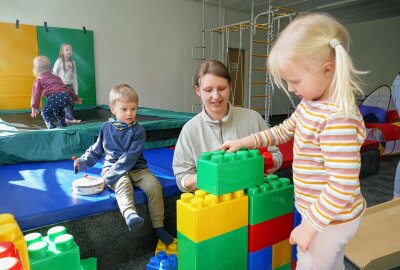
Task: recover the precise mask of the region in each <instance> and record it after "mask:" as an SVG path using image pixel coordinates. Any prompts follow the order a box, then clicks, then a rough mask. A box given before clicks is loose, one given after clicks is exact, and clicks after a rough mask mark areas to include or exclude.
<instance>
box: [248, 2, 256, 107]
mask: <svg viewBox="0 0 400 270" xmlns="http://www.w3.org/2000/svg"><path fill="white" fill-rule="evenodd" d="M253 19H254V2H251V18H250V26H251V28H250V52H249V82H248V85H249V91H248V93H249V96H248V97H247V98H248V100H247V104H248V106H247V107H248V108H249V109H251V81H252V76H253V73H252V70H251V69H252V66H253V31H255V28H254V29H253V27H255V24H254V21H253Z"/></svg>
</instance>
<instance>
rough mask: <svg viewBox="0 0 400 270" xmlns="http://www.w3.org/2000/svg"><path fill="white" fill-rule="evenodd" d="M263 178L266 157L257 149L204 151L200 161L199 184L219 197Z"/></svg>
mask: <svg viewBox="0 0 400 270" xmlns="http://www.w3.org/2000/svg"><path fill="white" fill-rule="evenodd" d="M263 181H264V158H263V156H261V155H260V151H259V150H258V149H254V150H247V149H246V150H239V151H237V152H236V153H230V152H224V151H222V150H219V151H216V152H204V153H202V154H201V156H200V158H199V159H198V160H197V187H198V188H199V189H202V190H204V191H207V192H208V193H211V194H214V195H217V196H219V195H222V194H226V193H229V192H234V191H236V190H240V189H246V188H248V187H252V186H255V185H260V184H262V183H263Z"/></svg>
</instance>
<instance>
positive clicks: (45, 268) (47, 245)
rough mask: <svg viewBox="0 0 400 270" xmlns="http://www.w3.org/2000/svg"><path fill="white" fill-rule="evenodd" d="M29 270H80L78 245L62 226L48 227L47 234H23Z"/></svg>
mask: <svg viewBox="0 0 400 270" xmlns="http://www.w3.org/2000/svg"><path fill="white" fill-rule="evenodd" d="M25 241H26V243H27V246H28V253H29V261H30V265H31V270H54V269H57V270H80V269H81V267H80V255H79V247H78V246H77V245H76V243H75V242H74V237H73V236H72V235H70V234H68V233H67V230H66V229H65V227H63V226H56V227H52V228H50V229H49V231H48V232H47V236H46V237H43V236H42V235H41V234H40V233H30V234H27V235H26V236H25Z"/></svg>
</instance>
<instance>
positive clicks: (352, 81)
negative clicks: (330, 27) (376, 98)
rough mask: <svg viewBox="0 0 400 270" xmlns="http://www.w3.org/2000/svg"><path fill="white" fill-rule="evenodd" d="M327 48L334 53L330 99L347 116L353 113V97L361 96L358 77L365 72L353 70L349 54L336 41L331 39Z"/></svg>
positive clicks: (354, 98) (354, 101)
mask: <svg viewBox="0 0 400 270" xmlns="http://www.w3.org/2000/svg"><path fill="white" fill-rule="evenodd" d="M329 46H330V47H331V48H332V49H333V50H334V52H335V75H334V77H333V80H332V85H331V91H332V92H331V93H332V98H333V100H335V105H336V106H337V108H338V111H339V112H342V113H343V114H345V115H346V116H349V115H350V114H351V113H352V112H354V105H355V104H356V97H355V96H356V95H361V96H363V91H362V89H361V87H360V78H359V75H361V74H365V73H366V72H362V71H358V70H356V69H355V68H354V66H353V62H352V60H351V58H350V55H349V53H348V52H347V50H346V48H345V47H344V46H343V45H342V43H341V42H340V41H339V40H338V39H336V38H332V39H331V40H330V42H329Z"/></svg>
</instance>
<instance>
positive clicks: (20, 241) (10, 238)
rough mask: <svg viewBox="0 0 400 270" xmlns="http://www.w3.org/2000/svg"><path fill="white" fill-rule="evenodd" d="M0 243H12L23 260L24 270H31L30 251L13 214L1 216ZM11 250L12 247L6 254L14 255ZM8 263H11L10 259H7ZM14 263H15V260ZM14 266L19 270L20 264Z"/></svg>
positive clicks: (17, 254)
mask: <svg viewBox="0 0 400 270" xmlns="http://www.w3.org/2000/svg"><path fill="white" fill-rule="evenodd" d="M0 242H8V243H12V244H13V246H14V247H15V249H16V252H15V254H16V256H17V257H19V259H20V260H21V262H22V266H23V268H24V270H29V269H30V266H29V257H28V250H27V248H26V242H25V239H24V236H23V234H22V231H21V229H20V227H19V226H18V224H17V222H16V221H15V219H14V216H13V215H11V214H0ZM9 248H10V247H8V248H7V251H5V253H8V254H11V255H12V252H11V250H9ZM10 252H11V253H10ZM8 257H9V256H8ZM7 261H9V259H7ZM13 261H14V262H15V259H14V260H13ZM14 266H15V267H16V268H15V269H18V263H15V264H14ZM11 269H13V268H11Z"/></svg>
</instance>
